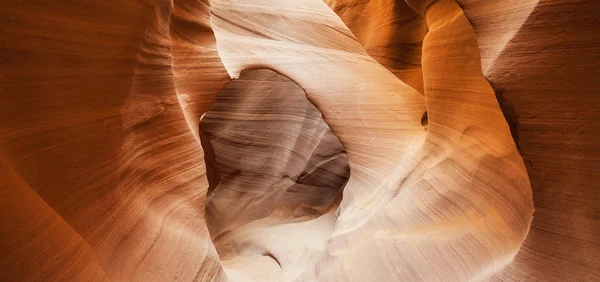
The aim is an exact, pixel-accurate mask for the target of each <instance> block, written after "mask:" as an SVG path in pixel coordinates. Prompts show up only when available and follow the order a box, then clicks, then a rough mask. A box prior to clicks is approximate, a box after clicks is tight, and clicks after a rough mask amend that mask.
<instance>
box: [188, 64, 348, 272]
mask: <svg viewBox="0 0 600 282" xmlns="http://www.w3.org/2000/svg"><path fill="white" fill-rule="evenodd" d="M200 132H201V133H200V138H201V141H202V145H203V148H204V152H205V161H206V169H207V177H208V180H209V183H210V186H209V188H208V196H207V203H206V223H207V226H208V230H209V231H210V234H211V238H212V241H213V243H214V245H215V247H216V249H217V252H218V253H219V257H220V259H221V261H222V263H223V265H224V267H225V271H226V273H228V274H229V276H230V278H232V279H235V280H238V281H250V280H255V279H256V280H260V279H269V280H272V279H277V277H285V276H287V275H283V274H282V273H280V272H283V270H284V269H285V270H286V271H288V272H290V271H289V269H290V265H292V266H293V264H294V263H293V262H292V263H290V259H293V258H290V257H289V255H288V254H286V253H285V252H286V251H292V253H293V252H306V251H310V249H311V248H315V249H321V248H323V247H324V245H325V243H326V240H325V239H326V238H328V237H329V236H331V233H332V232H333V223H334V221H333V220H332V218H331V217H332V216H333V213H334V212H335V210H336V209H337V207H338V206H339V203H340V201H341V197H342V191H343V187H344V185H345V184H346V182H347V181H348V178H349V176H350V168H349V166H348V160H347V156H346V152H345V150H344V148H343V146H342V144H341V143H340V141H339V140H338V139H337V137H336V136H335V135H334V134H333V132H332V131H331V130H330V129H329V127H328V126H327V124H326V123H325V122H324V121H323V119H322V116H321V112H319V110H317V109H316V108H315V106H314V105H313V104H312V103H311V102H310V101H308V100H307V99H306V93H305V92H304V91H303V90H302V89H301V88H300V87H299V86H298V85H296V83H294V82H293V81H291V80H290V79H289V78H287V77H285V76H282V75H280V74H278V73H276V72H274V71H272V70H268V69H256V70H246V71H243V72H242V73H241V75H240V77H239V79H234V80H232V81H231V82H230V83H229V84H228V85H227V86H226V87H225V88H224V89H223V90H222V91H221V92H220V93H219V94H218V95H217V98H216V101H215V103H214V104H213V105H212V107H211V108H210V110H209V111H208V112H206V114H204V115H203V116H202V118H201V121H200ZM325 213H329V215H328V216H324V214H325ZM320 216H324V218H321V219H318V217H320ZM327 217H329V218H327ZM298 237H302V238H298ZM286 244H287V245H289V248H290V249H289V250H285V249H284V250H281V249H278V248H276V247H275V248H274V246H277V245H286ZM302 244H308V245H307V246H302ZM269 260H270V261H269ZM278 268H280V269H278ZM274 269H275V270H274ZM269 271H275V274H273V273H269Z"/></svg>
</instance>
